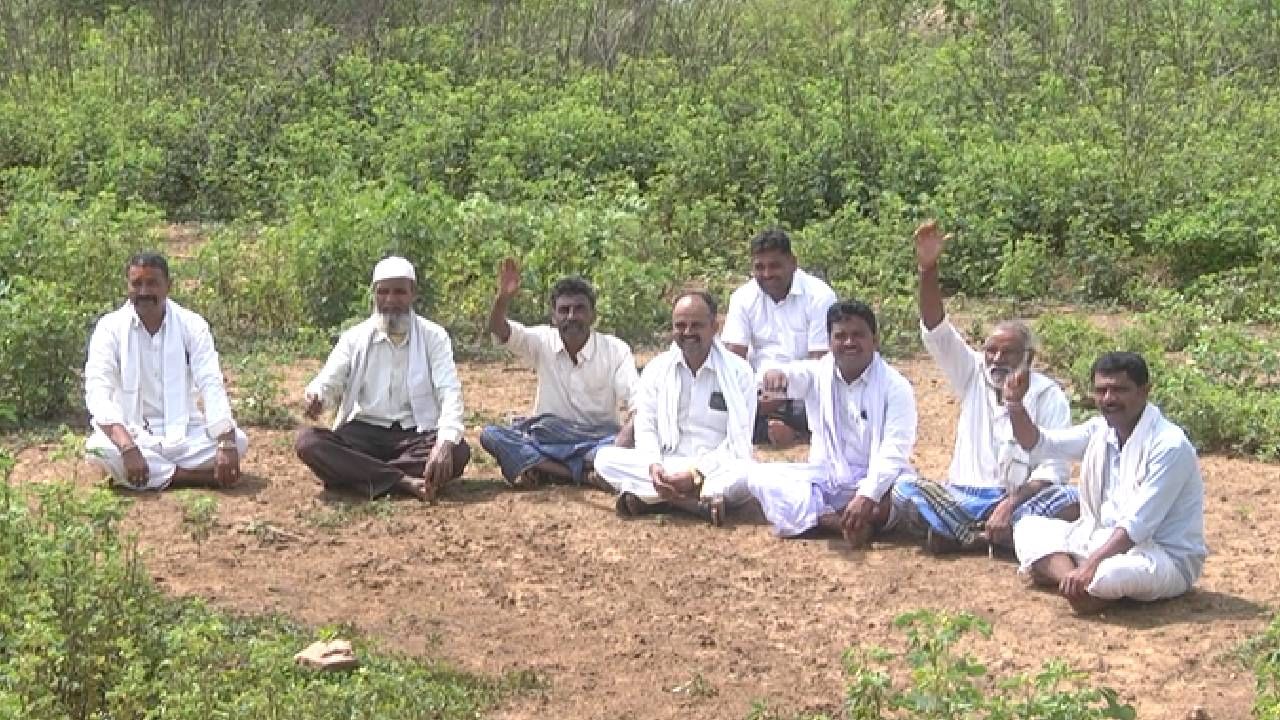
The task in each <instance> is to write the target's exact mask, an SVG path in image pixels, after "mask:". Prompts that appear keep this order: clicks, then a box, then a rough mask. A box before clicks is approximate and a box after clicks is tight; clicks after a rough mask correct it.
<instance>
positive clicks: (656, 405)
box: [596, 292, 756, 525]
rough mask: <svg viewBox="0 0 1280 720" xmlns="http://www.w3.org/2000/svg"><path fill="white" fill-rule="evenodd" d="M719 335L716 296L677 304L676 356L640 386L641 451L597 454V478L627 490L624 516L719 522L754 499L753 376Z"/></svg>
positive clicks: (687, 296) (665, 356) (697, 295)
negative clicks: (664, 514) (749, 473)
mask: <svg viewBox="0 0 1280 720" xmlns="http://www.w3.org/2000/svg"><path fill="white" fill-rule="evenodd" d="M715 333H716V303H715V300H714V299H713V298H712V297H711V296H710V295H708V294H707V293H704V292H687V293H684V294H683V295H681V296H680V297H679V298H677V299H676V302H675V307H674V309H673V310H672V313H671V337H672V340H673V342H672V345H671V349H669V350H667V351H666V352H664V353H662V354H660V355H658V356H657V357H655V358H654V359H653V360H651V361H650V362H649V364H648V365H646V366H645V368H644V372H643V373H642V374H641V375H640V384H639V386H638V387H637V388H636V412H635V448H634V449H630V448H620V447H616V446H615V447H606V448H601V449H600V452H598V453H597V454H596V472H597V473H598V474H599V476H600V478H601V480H603V481H604V482H605V483H607V484H608V485H609V486H610V487H612V488H613V489H615V490H616V491H617V492H618V493H619V496H618V503H617V510H618V514H619V515H623V516H630V515H638V514H641V513H646V512H656V511H663V510H667V509H672V508H674V509H677V510H682V511H685V512H691V513H694V514H697V515H700V516H701V517H704V518H706V519H708V520H710V521H711V522H712V524H716V525H718V524H720V522H721V521H722V520H723V516H724V509H725V504H726V503H728V504H736V503H738V502H742V501H745V500H747V499H748V498H749V497H750V496H749V495H748V493H747V491H746V468H747V465H748V464H749V463H750V461H751V426H752V419H753V418H754V417H755V410H756V383H755V378H754V377H753V375H752V373H751V366H750V365H748V364H747V362H746V361H745V360H743V359H742V358H740V357H738V356H737V355H734V354H733V353H731V352H729V351H728V350H726V349H725V348H724V346H723V345H721V344H720V342H719V341H718V340H716V337H715Z"/></svg>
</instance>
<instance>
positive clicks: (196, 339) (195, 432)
mask: <svg viewBox="0 0 1280 720" xmlns="http://www.w3.org/2000/svg"><path fill="white" fill-rule="evenodd" d="M125 275H126V280H127V285H126V291H127V293H128V300H127V301H126V302H125V304H124V305H122V306H121V307H120V308H119V309H117V310H115V311H114V312H110V313H107V314H106V315H104V316H103V317H102V319H101V320H99V321H98V324H97V326H96V327H95V328H94V330H93V336H92V337H91V338H90V340H89V356H88V360H87V361H86V363H85V368H84V390H85V404H86V405H87V406H88V409H89V415H90V421H91V422H92V424H93V428H94V430H93V434H92V435H91V436H90V437H89V440H88V441H87V442H86V443H85V450H86V452H87V454H88V459H89V461H90V462H92V463H95V464H97V465H98V466H100V467H101V468H102V469H103V470H104V471H105V472H107V473H108V474H110V476H111V478H112V480H113V481H114V482H115V483H116V484H118V485H123V486H125V487H127V488H131V489H134V490H163V489H165V488H167V487H185V486H211V487H230V486H232V485H235V484H236V483H237V482H239V481H240V460H241V458H243V457H244V453H245V450H246V449H247V448H248V444H249V440H248V438H247V437H245V434H244V433H243V432H241V431H240V430H239V429H238V428H237V427H236V424H235V420H234V419H233V418H232V416H231V404H230V402H228V400H227V391H226V388H225V387H224V386H223V383H222V369H221V367H220V366H219V365H218V351H217V350H216V349H215V348H214V345H213V335H212V334H211V333H210V332H209V323H208V322H206V321H205V319H204V318H203V317H201V316H200V315H198V314H196V313H194V312H192V311H190V310H188V309H186V308H184V307H182V306H181V305H179V304H178V303H176V302H174V301H173V300H170V299H169V288H170V280H169V263H168V261H167V260H165V258H164V256H163V255H158V254H154V253H140V254H137V255H134V256H133V257H131V258H129V261H128V263H127V264H126V265H125ZM201 405H203V407H201Z"/></svg>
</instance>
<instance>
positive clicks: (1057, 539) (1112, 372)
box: [1004, 352, 1208, 614]
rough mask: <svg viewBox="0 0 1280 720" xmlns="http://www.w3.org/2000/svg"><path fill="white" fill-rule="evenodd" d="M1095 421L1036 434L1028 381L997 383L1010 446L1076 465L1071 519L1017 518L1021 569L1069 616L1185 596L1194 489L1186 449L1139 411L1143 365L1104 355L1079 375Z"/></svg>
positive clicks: (1199, 541) (1198, 547)
mask: <svg viewBox="0 0 1280 720" xmlns="http://www.w3.org/2000/svg"><path fill="white" fill-rule="evenodd" d="M1089 375H1090V377H1091V378H1092V383H1093V401H1094V404H1095V405H1096V406H1097V408H1098V410H1099V412H1100V413H1101V416H1100V417H1095V418H1093V419H1091V420H1089V421H1088V422H1085V423H1082V424H1080V425H1076V426H1074V427H1071V428H1067V429H1048V428H1040V427H1037V426H1036V424H1035V421H1034V420H1032V418H1031V416H1030V415H1029V414H1028V413H1027V408H1026V405H1025V402H1026V400H1025V398H1026V394H1027V386H1028V378H1027V373H1026V371H1025V370H1024V371H1019V372H1017V373H1015V374H1014V375H1013V376H1012V377H1010V378H1009V379H1008V380H1007V381H1006V383H1005V393H1004V394H1005V406H1006V407H1007V408H1008V409H1009V418H1010V419H1011V421H1012V423H1013V433H1014V436H1015V437H1017V439H1018V443H1019V444H1020V445H1021V446H1022V447H1023V448H1024V449H1026V450H1029V451H1030V452H1031V455H1032V457H1037V458H1040V457H1045V458H1048V457H1053V458H1060V459H1063V460H1079V461H1080V518H1079V519H1078V520H1076V521H1075V522H1067V521H1065V520H1058V519H1055V518H1045V517H1027V518H1024V519H1022V520H1021V521H1019V522H1018V524H1017V525H1015V526H1014V530H1013V539H1014V548H1015V550H1016V551H1017V554H1018V561H1019V562H1020V563H1021V570H1022V571H1023V572H1025V573H1027V574H1029V575H1030V576H1031V578H1032V580H1034V581H1035V582H1036V583H1037V584H1040V585H1045V586H1049V587H1053V588H1057V590H1058V592H1060V593H1061V594H1062V596H1063V597H1065V598H1066V599H1067V601H1068V602H1070V603H1071V607H1072V609H1074V610H1075V611H1076V612H1077V613H1081V614H1088V613H1094V612H1098V611H1100V610H1102V609H1103V608H1105V607H1106V606H1107V605H1108V604H1110V603H1111V602H1112V601H1114V600H1119V599H1120V598H1132V599H1134V600H1144V601H1149V600H1161V599H1164V598H1170V597H1175V596H1178V595H1181V594H1183V593H1185V592H1187V591H1188V590H1190V589H1191V586H1192V585H1194V584H1195V582H1196V579H1197V578H1199V577H1200V571H1201V569H1202V568H1203V567H1204V559H1205V555H1206V554H1207V553H1208V550H1207V549H1206V547H1205V542H1204V481H1203V479H1202V478H1201V476H1200V465H1199V462H1198V460H1197V459H1196V449H1195V446H1193V445H1192V444H1191V441H1190V440H1188V439H1187V436H1186V434H1185V433H1184V432H1183V430H1182V428H1180V427H1178V426H1177V425H1175V424H1174V423H1172V422H1170V421H1169V420H1167V419H1166V418H1165V417H1164V415H1162V414H1161V412H1160V409H1159V408H1157V407H1156V406H1155V405H1152V404H1151V403H1150V402H1148V399H1147V396H1148V394H1149V393H1150V391H1151V380H1150V374H1149V371H1148V369H1147V363H1146V360H1144V359H1143V358H1142V356H1141V355H1138V354H1137V353H1131V352H1109V353H1105V354H1103V355H1102V356H1101V357H1099V358H1098V359H1097V360H1096V361H1095V362H1094V363H1093V368H1092V369H1091V370H1090V373H1089Z"/></svg>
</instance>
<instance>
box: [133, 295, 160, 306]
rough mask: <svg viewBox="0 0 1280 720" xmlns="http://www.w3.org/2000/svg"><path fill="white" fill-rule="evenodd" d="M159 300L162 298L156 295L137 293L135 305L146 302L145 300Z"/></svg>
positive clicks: (134, 299) (134, 300)
mask: <svg viewBox="0 0 1280 720" xmlns="http://www.w3.org/2000/svg"><path fill="white" fill-rule="evenodd" d="M159 301H160V298H159V297H158V296H156V295H137V296H134V298H133V304H134V305H137V304H138V303H144V302H151V303H153V302H159Z"/></svg>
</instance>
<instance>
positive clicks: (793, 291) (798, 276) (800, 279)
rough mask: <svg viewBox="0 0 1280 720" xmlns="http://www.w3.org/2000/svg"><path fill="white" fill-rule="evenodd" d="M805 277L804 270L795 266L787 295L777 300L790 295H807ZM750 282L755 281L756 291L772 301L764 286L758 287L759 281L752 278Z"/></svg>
mask: <svg viewBox="0 0 1280 720" xmlns="http://www.w3.org/2000/svg"><path fill="white" fill-rule="evenodd" d="M805 277H806V274H805V272H804V271H803V270H801V269H800V268H796V271H795V272H794V273H792V275H791V287H790V288H789V289H788V290H787V297H784V298H782V300H779V301H778V302H782V301H783V300H786V299H787V298H790V297H803V296H805V295H807V294H808V293H806V292H805V283H804V278H805ZM751 282H753V283H755V286H756V292H758V293H760V296H761V297H764V298H768V300H769V301H770V302H773V298H771V297H769V293H767V292H765V291H764V288H762V287H760V283H758V282H756V281H755V280H752V281H751Z"/></svg>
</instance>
